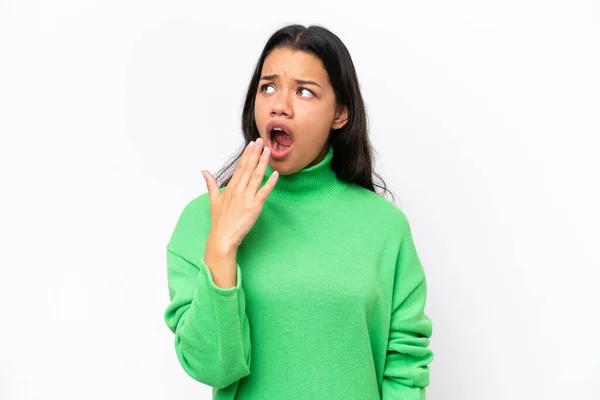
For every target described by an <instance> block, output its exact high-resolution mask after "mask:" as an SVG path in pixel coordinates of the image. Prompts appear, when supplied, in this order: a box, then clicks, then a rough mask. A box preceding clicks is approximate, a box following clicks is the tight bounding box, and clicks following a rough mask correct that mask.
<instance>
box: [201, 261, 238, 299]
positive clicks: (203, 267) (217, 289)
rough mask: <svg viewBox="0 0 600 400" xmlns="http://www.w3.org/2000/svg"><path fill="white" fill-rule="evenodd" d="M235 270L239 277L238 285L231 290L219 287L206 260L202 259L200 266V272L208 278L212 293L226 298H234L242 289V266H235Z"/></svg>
mask: <svg viewBox="0 0 600 400" xmlns="http://www.w3.org/2000/svg"><path fill="white" fill-rule="evenodd" d="M235 269H236V275H237V276H236V281H237V282H236V285H235V286H233V287H230V288H222V287H220V286H217V284H216V283H215V281H214V280H213V276H212V272H211V271H210V268H209V267H208V265H207V264H206V262H205V261H204V258H202V262H201V264H200V271H202V272H203V273H204V274H205V275H206V276H207V278H208V283H209V286H210V287H211V289H212V291H213V292H214V293H216V294H218V295H221V296H225V297H229V296H234V295H235V294H236V293H237V292H238V291H239V290H240V289H241V288H242V271H241V270H240V265H239V264H238V263H236V264H235Z"/></svg>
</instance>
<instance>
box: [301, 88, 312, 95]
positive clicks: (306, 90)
mask: <svg viewBox="0 0 600 400" xmlns="http://www.w3.org/2000/svg"><path fill="white" fill-rule="evenodd" d="M302 91H305V92H306V93H308V95H307V96H303V97H313V96H314V93H313V92H311V91H310V90H308V89H307V88H300V89H298V92H302Z"/></svg>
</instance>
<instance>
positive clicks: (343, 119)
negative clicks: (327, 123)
mask: <svg viewBox="0 0 600 400" xmlns="http://www.w3.org/2000/svg"><path fill="white" fill-rule="evenodd" d="M347 122H348V107H347V106H346V105H341V106H338V107H337V110H336V112H335V117H334V119H333V123H332V124H331V129H341V128H343V127H344V125H346V123H347Z"/></svg>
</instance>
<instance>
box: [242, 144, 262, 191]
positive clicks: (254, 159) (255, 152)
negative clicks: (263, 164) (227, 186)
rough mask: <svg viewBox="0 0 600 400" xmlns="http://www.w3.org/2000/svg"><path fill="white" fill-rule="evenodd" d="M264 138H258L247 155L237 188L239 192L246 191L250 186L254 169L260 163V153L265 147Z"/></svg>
mask: <svg viewBox="0 0 600 400" xmlns="http://www.w3.org/2000/svg"><path fill="white" fill-rule="evenodd" d="M262 143H263V142H262V139H261V138H258V139H256V142H255V143H254V146H252V149H251V151H250V152H249V153H248V154H247V155H246V160H245V161H244V165H243V167H242V170H241V171H240V172H241V174H240V176H239V178H238V181H237V186H236V190H237V192H238V193H242V192H245V191H246V189H247V186H248V182H249V181H250V178H251V177H252V174H254V170H255V169H256V164H257V163H258V159H259V158H260V153H261V151H262V149H263V146H262Z"/></svg>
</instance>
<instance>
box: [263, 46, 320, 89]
mask: <svg viewBox="0 0 600 400" xmlns="http://www.w3.org/2000/svg"><path fill="white" fill-rule="evenodd" d="M271 74H278V75H279V76H280V77H281V78H284V79H287V78H290V79H310V80H314V81H317V82H318V83H323V84H325V83H327V81H328V80H329V77H328V75H327V70H325V67H324V66H323V62H322V61H321V60H320V59H319V58H318V57H316V56H315V55H313V54H311V53H307V52H305V51H300V50H291V49H288V48H278V49H275V50H273V51H271V53H270V54H269V55H268V56H267V58H266V59H265V62H264V64H263V67H262V71H261V76H262V75H271Z"/></svg>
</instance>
